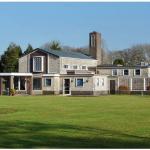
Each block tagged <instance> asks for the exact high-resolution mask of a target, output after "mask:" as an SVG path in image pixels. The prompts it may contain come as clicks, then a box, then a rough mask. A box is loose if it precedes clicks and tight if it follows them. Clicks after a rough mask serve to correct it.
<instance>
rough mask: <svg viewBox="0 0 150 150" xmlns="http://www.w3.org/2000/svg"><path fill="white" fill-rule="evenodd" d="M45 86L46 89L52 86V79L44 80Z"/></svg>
mask: <svg viewBox="0 0 150 150" xmlns="http://www.w3.org/2000/svg"><path fill="white" fill-rule="evenodd" d="M44 86H45V87H49V86H51V79H50V78H45V79H44Z"/></svg>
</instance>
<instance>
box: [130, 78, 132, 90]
mask: <svg viewBox="0 0 150 150" xmlns="http://www.w3.org/2000/svg"><path fill="white" fill-rule="evenodd" d="M130 91H132V78H130Z"/></svg>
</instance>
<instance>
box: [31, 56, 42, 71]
mask: <svg viewBox="0 0 150 150" xmlns="http://www.w3.org/2000/svg"><path fill="white" fill-rule="evenodd" d="M33 71H34V72H43V56H36V57H33Z"/></svg>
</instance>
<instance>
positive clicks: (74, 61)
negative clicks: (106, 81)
mask: <svg viewBox="0 0 150 150" xmlns="http://www.w3.org/2000/svg"><path fill="white" fill-rule="evenodd" d="M64 65H70V66H73V65H78V66H79V70H81V66H87V67H92V66H97V60H92V59H78V58H67V57H62V58H61V59H60V68H61V69H60V73H61V74H66V69H65V68H64ZM69 70H73V68H72V67H71V68H69Z"/></svg>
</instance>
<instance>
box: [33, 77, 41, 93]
mask: <svg viewBox="0 0 150 150" xmlns="http://www.w3.org/2000/svg"><path fill="white" fill-rule="evenodd" d="M35 79H40V80H41V85H40V89H34V80H35ZM41 90H42V78H33V91H41Z"/></svg>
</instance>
